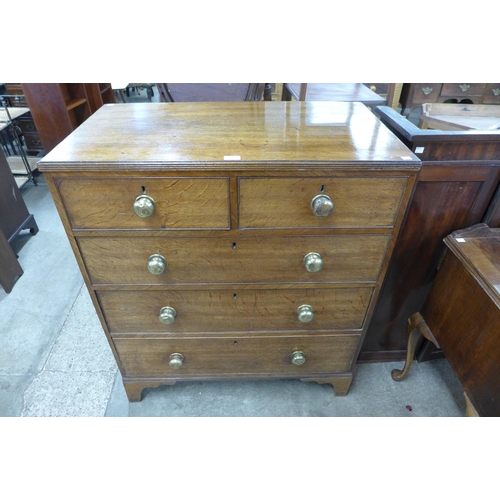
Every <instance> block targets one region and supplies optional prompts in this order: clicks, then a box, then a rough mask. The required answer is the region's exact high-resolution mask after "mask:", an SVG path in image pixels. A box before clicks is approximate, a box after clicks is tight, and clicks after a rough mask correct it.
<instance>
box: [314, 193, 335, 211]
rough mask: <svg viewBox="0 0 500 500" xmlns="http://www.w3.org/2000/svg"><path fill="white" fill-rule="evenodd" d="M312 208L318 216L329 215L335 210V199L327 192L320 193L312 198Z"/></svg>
mask: <svg viewBox="0 0 500 500" xmlns="http://www.w3.org/2000/svg"><path fill="white" fill-rule="evenodd" d="M311 208H312V211H313V214H314V215H315V216H316V217H328V216H329V215H330V214H331V213H332V212H333V201H332V200H331V199H330V197H329V196H327V195H326V194H318V196H315V197H314V198H313V199H312V200H311Z"/></svg>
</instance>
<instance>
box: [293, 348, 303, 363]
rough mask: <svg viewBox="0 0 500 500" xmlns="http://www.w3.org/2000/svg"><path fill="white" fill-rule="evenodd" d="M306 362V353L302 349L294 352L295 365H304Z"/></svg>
mask: <svg viewBox="0 0 500 500" xmlns="http://www.w3.org/2000/svg"><path fill="white" fill-rule="evenodd" d="M305 362H306V355H305V354H304V353H303V352H302V351H295V352H293V353H292V363H293V364H294V365H303V364H304V363H305Z"/></svg>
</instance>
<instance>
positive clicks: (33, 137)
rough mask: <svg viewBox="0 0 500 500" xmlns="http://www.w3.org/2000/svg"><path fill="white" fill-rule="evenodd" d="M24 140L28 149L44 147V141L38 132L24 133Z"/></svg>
mask: <svg viewBox="0 0 500 500" xmlns="http://www.w3.org/2000/svg"><path fill="white" fill-rule="evenodd" d="M24 140H25V142H26V147H27V148H28V149H38V150H42V149H43V145H42V141H41V140H40V137H39V135H38V134H37V133H33V134H24Z"/></svg>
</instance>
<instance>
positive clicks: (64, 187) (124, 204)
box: [57, 177, 229, 229]
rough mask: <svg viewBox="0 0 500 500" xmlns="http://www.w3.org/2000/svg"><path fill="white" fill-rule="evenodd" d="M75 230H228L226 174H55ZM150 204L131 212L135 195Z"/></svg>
mask: <svg viewBox="0 0 500 500" xmlns="http://www.w3.org/2000/svg"><path fill="white" fill-rule="evenodd" d="M57 183H58V186H59V190H60V192H61V196H62V199H63V200H64V204H65V208H66V211H67V214H68V216H69V219H70V222H71V225H72V226H73V228H74V229H228V228H229V183H228V179H227V178H190V177H180V178H164V177H163V178H157V177H155V178H153V177H148V178H126V179H124V178H113V179H110V178H92V179H81V178H78V179H76V178H60V179H58V181H57ZM143 195H146V196H148V197H150V198H151V199H152V200H153V202H154V209H153V213H152V215H150V216H149V217H144V218H143V217H140V216H138V215H137V214H136V213H135V211H134V203H135V202H136V199H137V198H138V197H141V196H143Z"/></svg>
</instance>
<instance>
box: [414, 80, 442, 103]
mask: <svg viewBox="0 0 500 500" xmlns="http://www.w3.org/2000/svg"><path fill="white" fill-rule="evenodd" d="M405 85H407V84H405ZM441 85H442V84H441V83H413V84H412V88H411V92H412V95H411V96H410V99H411V101H412V102H413V103H415V104H423V103H425V102H436V101H437V98H438V97H439V93H440V92H441Z"/></svg>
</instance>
